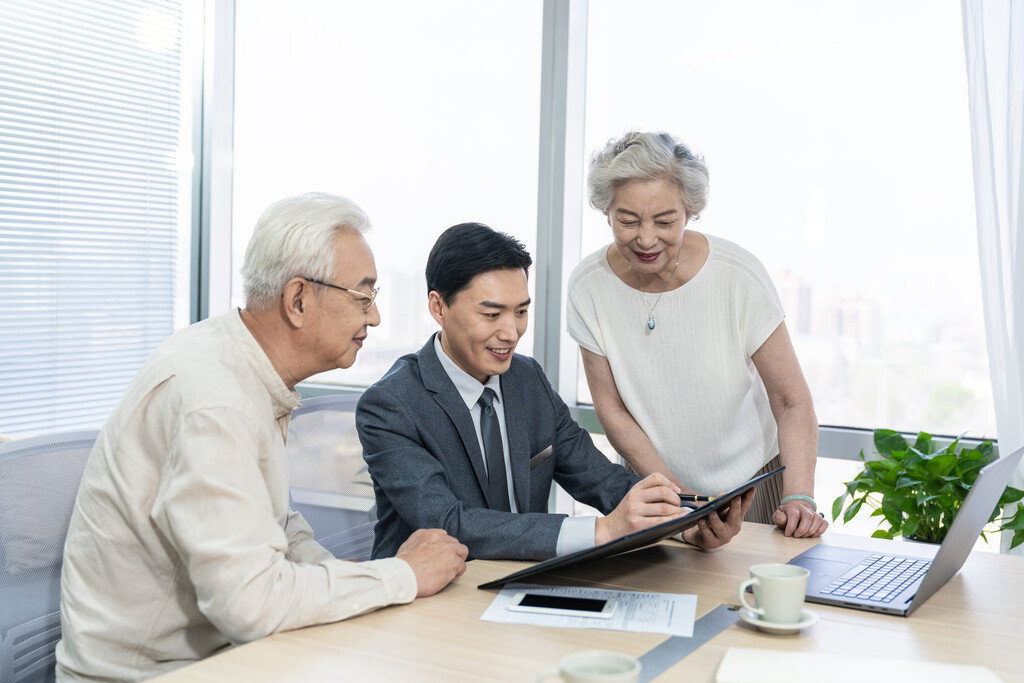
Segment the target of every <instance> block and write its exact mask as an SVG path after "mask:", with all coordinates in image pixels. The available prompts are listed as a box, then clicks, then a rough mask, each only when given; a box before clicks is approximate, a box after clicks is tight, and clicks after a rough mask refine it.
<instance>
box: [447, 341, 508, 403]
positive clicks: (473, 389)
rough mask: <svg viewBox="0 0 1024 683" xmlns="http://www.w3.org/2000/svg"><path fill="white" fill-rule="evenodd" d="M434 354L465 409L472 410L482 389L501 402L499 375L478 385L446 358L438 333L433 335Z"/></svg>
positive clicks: (476, 381)
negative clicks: (490, 392) (494, 395)
mask: <svg viewBox="0 0 1024 683" xmlns="http://www.w3.org/2000/svg"><path fill="white" fill-rule="evenodd" d="M434 352H435V353H436V354H437V359H438V360H439V361H441V367H442V368H444V371H445V372H446V373H448V378H449V379H450V380H451V381H452V384H454V385H455V390H456V391H458V392H459V396H461V397H462V400H463V401H464V402H465V403H466V407H467V408H469V409H470V410H472V409H473V406H475V405H476V402H477V401H479V400H480V394H482V393H483V391H484V387H490V388H491V389H493V390H494V393H495V394H497V396H498V402H499V403H500V402H501V375H491V376H490V377H488V378H487V383H486V384H480V382H479V380H477V379H476V378H475V377H473V376H472V375H470V374H469V373H468V372H466V371H465V370H463V369H462V368H460V367H459V366H458V365H456V364H455V361H453V360H452V359H451V358H449V357H448V354H447V353H446V352H445V350H444V348H443V347H442V346H441V333H440V332H439V333H437V334H435V335H434Z"/></svg>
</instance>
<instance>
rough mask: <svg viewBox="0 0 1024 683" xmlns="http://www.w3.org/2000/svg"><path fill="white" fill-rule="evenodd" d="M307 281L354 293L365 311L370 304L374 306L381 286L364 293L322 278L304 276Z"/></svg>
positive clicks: (368, 308)
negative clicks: (324, 280) (333, 283)
mask: <svg viewBox="0 0 1024 683" xmlns="http://www.w3.org/2000/svg"><path fill="white" fill-rule="evenodd" d="M302 279H303V280H305V281H306V282H312V283H313V284H314V285H323V286H324V287H330V288H331V289H340V290H341V291H343V292H348V293H349V294H354V295H355V296H356V297H357V298H358V299H359V304H360V305H361V306H362V307H363V312H364V313H366V312H367V311H369V310H370V306H373V301H374V299H376V298H377V292H379V291H380V287H375V288H374V289H373V291H372V292H370V293H369V294H364V293H362V292H360V291H359V290H358V289H349V288H348V287H339V286H338V285H332V284H331V283H330V282H323V281H322V280H314V279H313V278H311V277H304V278H302Z"/></svg>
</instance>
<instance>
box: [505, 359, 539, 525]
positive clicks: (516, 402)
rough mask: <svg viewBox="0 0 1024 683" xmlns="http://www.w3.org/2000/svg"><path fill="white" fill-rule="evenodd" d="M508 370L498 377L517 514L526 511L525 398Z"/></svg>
mask: <svg viewBox="0 0 1024 683" xmlns="http://www.w3.org/2000/svg"><path fill="white" fill-rule="evenodd" d="M512 372H513V371H512V369H511V368H509V371H508V372H506V373H505V374H503V375H502V376H501V397H502V400H503V401H504V403H505V405H504V409H505V428H506V429H507V430H508V457H509V462H510V463H511V464H512V490H513V491H514V492H515V495H516V507H517V508H518V510H519V512H529V511H530V456H531V455H532V454H531V453H530V434H529V425H528V424H527V421H526V415H527V411H526V410H525V404H524V401H525V396H524V395H523V392H522V390H521V387H520V386H519V383H518V382H516V379H515V378H514V377H513V376H512Z"/></svg>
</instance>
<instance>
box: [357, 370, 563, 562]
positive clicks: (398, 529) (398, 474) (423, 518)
mask: <svg viewBox="0 0 1024 683" xmlns="http://www.w3.org/2000/svg"><path fill="white" fill-rule="evenodd" d="M423 398H424V397H420V396H418V395H416V394H414V395H412V396H404V397H402V398H399V397H398V396H396V395H394V394H393V393H391V392H390V391H389V390H388V389H386V388H383V387H380V386H374V387H370V389H368V390H367V391H366V392H365V393H364V394H363V396H362V398H361V399H360V401H359V407H358V409H357V411H356V426H357V428H358V431H359V439H360V441H361V442H362V445H363V458H364V459H365V460H366V463H367V465H368V467H369V470H370V475H371V477H372V478H373V481H374V489H375V493H376V494H377V502H378V522H377V524H378V527H380V526H381V525H384V526H383V527H382V528H379V529H378V532H377V540H378V542H377V543H376V544H375V548H374V556H375V557H379V556H385V555H388V554H392V555H393V554H394V552H395V551H396V550H397V549H398V546H399V545H400V544H401V543H402V542H404V540H405V539H406V538H408V536H409V535H410V534H411V533H412V532H413V531H414V530H416V529H429V528H441V529H444V530H445V531H447V532H448V533H449V534H451V535H452V536H454V537H455V538H457V539H459V541H461V542H462V543H464V544H465V545H466V546H467V547H468V548H469V555H470V558H482V559H516V560H541V559H547V558H549V557H553V556H554V554H555V545H556V541H557V538H558V532H559V529H560V527H561V524H562V520H563V519H564V515H554V514H547V513H529V512H525V513H511V512H500V511H497V510H490V509H487V508H486V507H484V506H483V503H482V500H471V499H472V497H473V496H472V493H473V491H475V487H477V484H476V481H475V479H474V478H473V477H474V475H473V472H472V470H471V468H470V465H469V461H468V459H467V456H466V454H465V452H464V450H463V448H462V445H461V443H459V442H458V441H457V434H456V433H455V431H454V429H453V428H451V427H450V426H449V425H448V424H447V423H448V418H447V416H445V415H444V413H443V412H442V411H440V410H439V409H437V410H435V411H434V413H431V412H430V411H429V407H425V406H422V405H418V406H415V408H414V407H413V406H411V405H408V404H407V402H408V403H410V404H415V402H416V401H417V399H423ZM428 400H429V399H428ZM431 417H432V418H434V419H435V421H440V422H442V423H444V424H431V423H430V422H429V421H428V419H429V418H431ZM425 418H427V419H425ZM448 432H450V435H449V436H450V437H454V439H456V440H453V438H449V439H447V443H446V444H445V446H444V447H442V446H441V441H442V440H441V439H438V438H437V434H439V433H440V434H445V433H448Z"/></svg>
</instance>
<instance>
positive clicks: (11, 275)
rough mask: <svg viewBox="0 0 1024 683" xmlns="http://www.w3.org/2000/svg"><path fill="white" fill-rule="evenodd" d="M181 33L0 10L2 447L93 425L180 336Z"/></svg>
mask: <svg viewBox="0 0 1024 683" xmlns="http://www.w3.org/2000/svg"><path fill="white" fill-rule="evenodd" d="M182 37H183V23H182V7H181V2H172V1H170V0H168V1H164V2H161V1H159V0H108V1H106V2H104V1H102V0H92V1H88V0H49V1H43V0H34V1H33V2H23V1H20V0H0V433H6V434H11V435H18V436H24V435H30V434H37V433H41V432H46V431H54V430H66V429H79V428H88V427H99V426H101V425H102V423H103V421H104V420H105V419H106V416H107V415H108V414H109V412H110V411H111V409H112V408H113V407H114V405H116V403H117V401H118V400H119V399H120V397H121V395H122V393H123V392H124V389H125V387H126V386H127V384H128V382H129V381H130V380H131V379H132V377H133V376H134V375H135V373H136V372H137V371H138V369H139V367H140V366H141V365H142V363H143V361H145V359H146V358H147V357H148V356H149V354H150V353H151V352H152V351H153V349H154V348H155V347H156V346H157V344H159V343H160V342H161V341H163V340H164V339H166V338H167V337H168V336H169V335H170V334H171V333H172V332H173V329H174V311H175V301H174V297H175V288H176V282H175V281H176V277H177V275H176V273H177V271H176V268H177V258H178V248H179V236H180V235H181V234H182V233H184V232H185V231H186V230H187V228H183V227H182V226H181V223H183V222H187V219H188V217H187V216H179V208H178V206H179V195H180V193H181V192H182V191H183V190H185V191H187V187H185V188H183V187H181V183H180V181H179V174H178V162H177V159H178V150H179V148H181V147H182V145H181V144H180V143H179V137H180V136H181V135H182V132H181V131H182V125H181V123H182V121H181V118H182V116H183V108H182V92H183V90H182V89H183V78H182V77H183V73H182V72H183V59H182V57H183V54H182V53H183V50H182V45H183V40H182Z"/></svg>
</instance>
